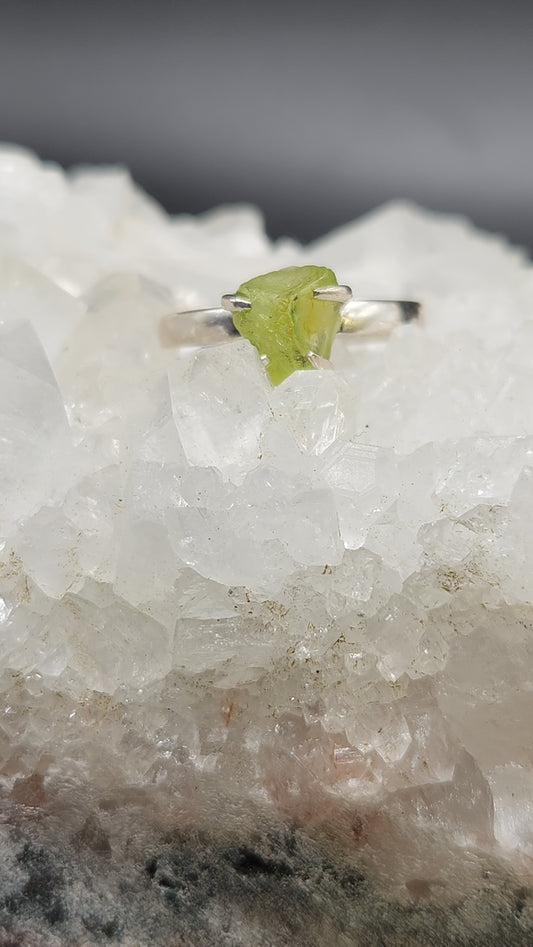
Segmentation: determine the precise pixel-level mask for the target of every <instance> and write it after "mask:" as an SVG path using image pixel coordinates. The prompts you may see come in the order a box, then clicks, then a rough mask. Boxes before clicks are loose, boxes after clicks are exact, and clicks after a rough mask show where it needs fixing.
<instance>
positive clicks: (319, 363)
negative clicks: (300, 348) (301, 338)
mask: <svg viewBox="0 0 533 947" xmlns="http://www.w3.org/2000/svg"><path fill="white" fill-rule="evenodd" d="M307 358H308V359H309V361H310V362H311V365H312V366H313V368H321V369H327V370H328V371H330V370H331V369H332V368H333V365H332V363H331V362H330V360H329V358H323V357H322V355H317V354H316V352H308V353H307Z"/></svg>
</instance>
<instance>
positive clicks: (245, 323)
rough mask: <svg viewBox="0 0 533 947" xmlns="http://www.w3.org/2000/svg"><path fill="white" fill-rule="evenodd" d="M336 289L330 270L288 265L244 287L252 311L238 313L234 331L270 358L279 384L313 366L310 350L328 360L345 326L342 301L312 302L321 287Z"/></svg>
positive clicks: (241, 289) (272, 374)
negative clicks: (341, 328) (299, 371)
mask: <svg viewBox="0 0 533 947" xmlns="http://www.w3.org/2000/svg"><path fill="white" fill-rule="evenodd" d="M333 285H337V278H336V276H335V274H334V272H333V270H329V269H328V268H327V267H325V266H288V267H286V269H283V270H275V271H274V272H273V273H265V274H264V275H263V276H256V277H254V279H251V280H248V281H247V282H246V283H243V284H242V285H241V286H239V288H238V290H237V296H244V297H245V299H249V300H250V302H251V304H252V308H251V309H247V310H243V311H240V312H236V313H234V315H233V321H234V323H235V328H236V329H237V331H238V332H240V334H241V335H242V336H244V338H246V339H248V340H249V341H250V342H251V343H252V345H255V347H256V349H257V350H258V351H259V353H260V355H266V356H267V358H268V365H267V371H268V374H269V375H270V378H271V381H272V382H273V384H274V385H279V383H280V382H281V381H283V379H284V378H287V376H288V375H291V374H292V372H295V371H298V369H301V368H313V365H312V363H311V362H310V361H309V358H308V352H315V353H316V354H317V355H321V356H322V358H329V356H330V353H331V346H332V344H333V339H334V338H335V335H336V333H337V332H338V330H339V325H340V303H338V302H327V301H325V300H318V299H314V298H313V290H314V289H316V288H317V287H319V286H333Z"/></svg>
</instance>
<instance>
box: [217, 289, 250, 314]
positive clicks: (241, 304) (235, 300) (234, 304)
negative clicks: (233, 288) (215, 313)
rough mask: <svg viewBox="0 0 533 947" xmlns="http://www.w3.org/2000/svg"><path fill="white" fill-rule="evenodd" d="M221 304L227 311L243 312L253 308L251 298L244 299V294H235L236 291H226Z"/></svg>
mask: <svg viewBox="0 0 533 947" xmlns="http://www.w3.org/2000/svg"><path fill="white" fill-rule="evenodd" d="M220 304H221V306H222V308H223V309H225V310H226V312H243V311H244V310H246V309H251V308H252V304H251V302H250V300H249V299H244V297H243V296H235V294H234V293H225V295H224V296H223V297H222V299H221V301H220Z"/></svg>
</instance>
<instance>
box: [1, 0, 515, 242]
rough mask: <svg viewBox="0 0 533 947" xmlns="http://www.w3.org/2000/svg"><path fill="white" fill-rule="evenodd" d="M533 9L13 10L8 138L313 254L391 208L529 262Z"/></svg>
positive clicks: (207, 1)
mask: <svg viewBox="0 0 533 947" xmlns="http://www.w3.org/2000/svg"><path fill="white" fill-rule="evenodd" d="M532 25H533V6H532V5H531V4H530V3H528V2H521V3H519V2H516V0H508V2H506V3H503V2H502V3H498V2H495V0H485V2H479V3H478V2H470V3H469V2H468V0H462V2H457V0H449V2H447V3H443V2H440V3H437V2H432V0H424V2H422V0H409V2H401V0H399V2H396V3H395V2H394V0H393V2H380V0H375V2H364V3H363V2H357V0H355V2H354V0H352V2H348V0H323V2H320V3H318V2H316V0H297V2H292V3H291V2H290V0H287V2H281V0H259V2H254V0H248V2H243V0H227V2H225V0H193V2H188V0H187V2H183V0H101V2H98V0H93V2H89V0H64V2H60V0H34V2H31V0H0V138H2V139H4V140H10V141H15V142H19V143H21V144H25V145H29V146H31V147H32V148H34V149H36V150H37V151H38V152H39V153H40V154H41V155H42V156H43V157H46V158H53V159H56V160H58V161H60V162H61V163H63V164H66V165H70V164H73V163H77V162H121V163H124V164H127V165H129V167H130V168H131V170H132V173H133V175H134V176H135V177H136V178H137V179H138V180H139V181H140V182H141V183H142V184H143V186H144V187H145V188H147V189H148V190H149V191H150V192H151V193H152V194H154V195H155V196H156V197H157V198H158V199H159V200H160V201H161V202H162V203H163V204H164V205H165V206H166V207H167V208H168V209H169V210H171V211H174V212H175V211H188V212H197V211H202V210H205V209H206V208H208V207H210V206H212V205H214V204H218V203H221V202H226V201H236V200H237V201H242V200H245V201H253V202H255V203H258V204H259V205H260V206H261V207H262V208H263V210H264V212H265V215H266V220H267V226H268V229H269V231H270V233H271V234H273V235H278V234H281V233H285V234H291V235H293V236H296V237H298V238H300V239H304V240H306V239H309V238H311V237H313V236H316V235H318V234H320V233H322V232H324V231H325V230H327V229H329V228H331V227H332V226H334V225H336V224H338V223H342V222H344V221H346V220H349V219H350V218H352V217H354V216H355V215H357V214H360V213H361V212H364V211H366V210H368V209H370V208H371V207H373V206H375V205H376V204H378V203H380V202H382V201H384V200H387V199H389V198H392V197H409V198H413V199H414V200H416V201H418V202H420V203H422V204H425V205H426V206H430V207H434V208H436V209H444V210H452V211H458V212H460V213H464V214H467V215H469V216H471V217H472V218H473V219H474V220H475V221H476V222H477V223H479V224H480V225H482V226H485V227H487V228H489V229H491V230H497V231H503V232H506V233H508V234H509V235H510V236H511V238H513V239H514V240H515V241H517V242H521V243H524V244H527V245H529V246H530V247H531V246H533V186H532V177H533V171H532V169H533V121H532V101H533V99H532V93H533V82H532V77H533V65H532V64H533V52H532V50H533V40H532Z"/></svg>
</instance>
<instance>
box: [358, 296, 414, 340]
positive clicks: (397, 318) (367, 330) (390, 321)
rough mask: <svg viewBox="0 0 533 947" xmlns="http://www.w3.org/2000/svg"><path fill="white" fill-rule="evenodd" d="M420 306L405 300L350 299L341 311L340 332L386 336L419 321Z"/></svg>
mask: <svg viewBox="0 0 533 947" xmlns="http://www.w3.org/2000/svg"><path fill="white" fill-rule="evenodd" d="M420 313H421V306H420V303H415V302H412V301H409V300H407V299H351V300H350V301H349V302H347V303H345V305H344V306H343V307H342V309H341V327H340V329H339V331H340V332H358V333H361V334H364V335H365V336H368V335H386V334H387V333H389V332H392V330H393V329H395V328H396V326H400V325H404V324H406V323H409V322H415V321H417V320H418V319H420Z"/></svg>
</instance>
